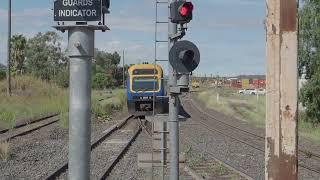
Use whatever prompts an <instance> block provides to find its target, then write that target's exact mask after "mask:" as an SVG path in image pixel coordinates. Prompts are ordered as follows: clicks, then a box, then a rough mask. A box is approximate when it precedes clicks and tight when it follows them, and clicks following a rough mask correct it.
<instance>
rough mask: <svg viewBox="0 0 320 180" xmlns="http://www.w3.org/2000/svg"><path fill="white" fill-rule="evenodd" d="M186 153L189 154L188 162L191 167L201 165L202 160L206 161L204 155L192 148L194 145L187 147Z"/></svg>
mask: <svg viewBox="0 0 320 180" xmlns="http://www.w3.org/2000/svg"><path fill="white" fill-rule="evenodd" d="M185 154H186V156H187V164H188V166H189V167H191V168H194V167H196V166H199V165H200V164H201V163H202V162H204V155H203V154H200V153H198V152H197V151H196V150H194V149H193V148H192V146H188V147H187V149H186V150H185Z"/></svg>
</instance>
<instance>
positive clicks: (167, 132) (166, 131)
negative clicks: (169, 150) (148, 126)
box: [153, 131, 169, 134]
mask: <svg viewBox="0 0 320 180" xmlns="http://www.w3.org/2000/svg"><path fill="white" fill-rule="evenodd" d="M153 133H167V134H169V131H153Z"/></svg>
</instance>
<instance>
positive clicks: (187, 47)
mask: <svg viewBox="0 0 320 180" xmlns="http://www.w3.org/2000/svg"><path fill="white" fill-rule="evenodd" d="M169 62H170V64H171V66H172V67H173V68H174V69H175V70H176V71H177V72H178V73H190V72H192V71H194V70H195V69H196V68H197V67H198V65H199V63H200V51H199V49H198V47H197V46H196V45H195V44H194V43H192V42H190V41H186V40H183V41H178V42H177V43H175V44H174V45H173V46H172V48H171V50H170V52H169Z"/></svg>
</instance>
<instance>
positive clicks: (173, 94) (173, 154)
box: [168, 0, 200, 180]
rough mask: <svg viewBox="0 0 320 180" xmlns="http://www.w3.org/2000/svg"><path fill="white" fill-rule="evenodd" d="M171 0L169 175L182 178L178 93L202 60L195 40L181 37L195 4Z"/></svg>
mask: <svg viewBox="0 0 320 180" xmlns="http://www.w3.org/2000/svg"><path fill="white" fill-rule="evenodd" d="M169 2H170V6H169V7H170V9H169V11H170V12H169V25H168V30H169V32H168V33H169V62H170V66H169V73H170V74H169V94H170V97H169V120H168V126H169V139H170V148H169V149H170V176H169V178H170V180H177V179H179V116H178V115H179V109H180V99H179V95H180V94H182V93H184V92H189V76H190V73H191V72H192V71H194V70H195V69H196V68H197V66H198V64H199V62H200V52H199V49H198V48H197V47H196V46H195V45H194V44H193V43H192V42H190V41H186V40H184V41H180V39H181V38H183V36H184V35H185V30H186V27H185V26H184V25H185V24H187V23H189V22H190V21H191V20H192V16H193V15H192V12H193V8H194V7H193V4H192V3H191V2H187V1H185V0H180V1H177V0H170V1H169ZM178 26H179V29H178Z"/></svg>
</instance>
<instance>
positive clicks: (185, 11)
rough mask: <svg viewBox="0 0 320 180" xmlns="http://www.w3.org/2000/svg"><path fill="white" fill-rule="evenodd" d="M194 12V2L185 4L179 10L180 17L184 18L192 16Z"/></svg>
mask: <svg viewBox="0 0 320 180" xmlns="http://www.w3.org/2000/svg"><path fill="white" fill-rule="evenodd" d="M192 11H193V4H192V2H185V3H183V4H182V5H181V6H180V8H179V12H180V15H181V16H183V17H186V16H188V15H190V14H191V15H192Z"/></svg>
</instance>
